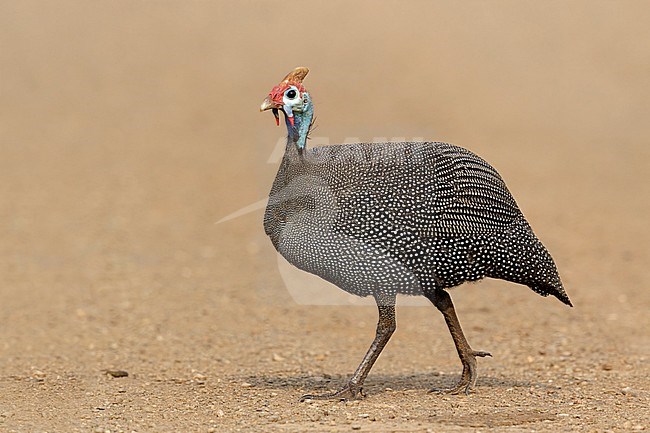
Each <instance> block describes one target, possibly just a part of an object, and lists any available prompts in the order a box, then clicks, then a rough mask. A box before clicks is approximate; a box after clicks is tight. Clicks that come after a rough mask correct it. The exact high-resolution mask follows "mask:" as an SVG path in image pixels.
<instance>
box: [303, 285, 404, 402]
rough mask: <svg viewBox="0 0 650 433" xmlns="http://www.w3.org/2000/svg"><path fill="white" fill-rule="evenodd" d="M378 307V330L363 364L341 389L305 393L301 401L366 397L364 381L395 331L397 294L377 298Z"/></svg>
mask: <svg viewBox="0 0 650 433" xmlns="http://www.w3.org/2000/svg"><path fill="white" fill-rule="evenodd" d="M376 300H377V307H378V308H379V321H378V322H377V332H376V334H375V339H374V340H373V342H372V344H371V345H370V348H369V349H368V352H366V356H364V357H363V360H362V361H361V364H359V367H357V370H356V371H355V372H354V374H353V375H352V377H351V378H350V380H349V381H348V383H347V384H346V385H345V386H344V387H343V388H341V389H340V390H339V391H337V392H334V393H329V394H320V395H312V394H307V395H303V396H302V397H301V398H300V401H304V400H307V399H311V400H330V399H331V400H353V399H357V398H361V397H364V396H365V394H364V393H363V389H362V388H363V382H364V381H365V380H366V376H368V373H369V372H370V369H371V368H372V365H373V364H374V363H375V361H376V360H377V358H378V357H379V354H380V353H381V351H382V350H383V348H384V346H386V343H388V340H389V339H390V336H391V335H393V332H395V326H396V325H395V296H394V295H393V296H392V297H388V299H382V298H376Z"/></svg>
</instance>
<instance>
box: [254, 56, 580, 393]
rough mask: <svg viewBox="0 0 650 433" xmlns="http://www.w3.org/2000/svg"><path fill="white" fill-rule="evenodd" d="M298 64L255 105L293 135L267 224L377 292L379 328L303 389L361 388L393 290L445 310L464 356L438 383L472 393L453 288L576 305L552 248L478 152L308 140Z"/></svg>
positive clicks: (355, 287)
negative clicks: (486, 285) (345, 370)
mask: <svg viewBox="0 0 650 433" xmlns="http://www.w3.org/2000/svg"><path fill="white" fill-rule="evenodd" d="M308 72H309V69H308V68H306V67H297V68H295V69H294V70H292V71H291V72H289V73H288V74H287V75H286V76H285V77H284V79H282V81H280V82H279V84H277V85H276V86H274V87H273V88H272V89H271V91H270V92H269V94H268V96H267V97H266V98H265V99H264V101H263V102H262V104H261V106H260V111H262V112H264V111H267V110H271V112H272V113H273V115H274V117H275V121H276V125H278V126H279V124H280V112H281V113H283V118H284V123H285V125H286V128H287V142H286V148H285V151H284V155H283V157H282V160H281V162H280V165H279V168H278V172H277V175H276V177H275V180H274V181H273V185H272V187H271V191H270V193H269V200H268V203H267V207H266V210H265V213H264V230H265V233H266V234H267V235H268V236H269V238H270V240H271V242H272V244H273V246H274V247H275V249H276V250H277V251H278V252H279V253H280V254H281V255H282V256H283V257H284V258H285V259H286V260H287V261H288V262H289V263H291V264H292V265H293V266H295V267H297V268H298V269H301V270H303V271H306V272H309V273H312V274H315V275H317V276H319V277H321V278H322V279H324V280H326V281H328V282H330V283H333V284H334V285H336V286H338V287H339V288H340V289H342V290H344V291H346V292H348V293H351V294H354V295H357V296H361V297H366V296H371V297H373V298H374V300H375V302H376V304H377V308H378V315H379V318H378V321H377V328H376V333H375V338H374V340H373V342H372V344H371V345H370V348H369V349H368V351H367V352H366V354H365V356H364V358H363V360H362V361H361V363H360V364H359V366H358V368H357V369H356V371H355V372H354V373H353V374H352V376H351V377H350V378H349V380H348V381H347V383H346V384H345V385H344V386H343V387H342V388H341V389H339V390H338V391H335V392H331V393H325V394H307V395H304V396H303V397H302V399H301V400H303V401H304V400H306V399H316V400H321V399H335V400H350V399H360V398H363V397H364V396H365V393H364V391H363V384H364V381H365V379H366V377H367V376H368V373H369V372H370V369H371V368H372V366H373V364H374V363H375V361H376V360H377V358H378V357H379V354H380V353H381V351H382V350H383V348H384V347H385V346H386V344H387V343H388V341H389V339H390V337H391V335H392V334H393V332H394V331H395V329H396V319H395V304H396V297H397V295H398V294H402V295H414V296H424V297H426V298H427V299H429V301H431V303H432V304H433V305H434V306H435V307H436V308H437V309H438V310H439V311H440V312H441V313H442V316H443V317H444V320H445V322H446V325H447V327H448V329H449V332H450V334H451V337H452V339H453V342H454V344H455V346H456V350H457V352H458V357H459V358H460V361H461V363H462V366H463V370H462V374H461V376H460V380H459V381H458V384H457V385H456V386H453V387H451V388H448V389H441V388H433V389H432V391H438V392H441V393H442V392H445V393H452V394H459V393H465V394H469V393H470V391H472V390H473V389H474V388H475V385H476V382H477V378H478V373H477V361H476V359H477V357H486V356H492V355H491V354H490V353H489V352H486V351H480V350H473V349H472V347H471V346H470V345H469V343H468V341H467V339H466V337H465V335H464V333H463V330H462V328H461V325H460V322H459V320H458V316H457V315H456V311H455V307H454V304H453V302H452V299H451V297H450V295H449V293H448V290H449V289H451V288H453V287H456V286H459V285H461V284H462V283H465V282H470V281H478V280H481V279H483V278H486V277H489V278H495V279H502V280H506V281H510V282H514V283H519V284H521V285H524V286H528V287H529V288H531V289H532V290H533V291H535V292H536V293H538V294H540V295H542V296H548V295H553V296H555V297H556V298H558V299H559V300H560V301H561V302H563V303H564V304H566V305H568V306H572V304H571V301H570V300H569V297H568V296H567V294H566V292H565V290H564V286H563V284H562V281H561V279H560V276H559V274H558V270H557V267H556V265H555V262H554V261H553V258H552V257H551V255H550V254H549V252H548V251H547V249H546V248H545V247H544V245H543V244H542V243H541V241H540V240H539V239H538V238H537V237H536V235H535V234H534V233H533V230H532V228H531V226H530V224H529V223H528V222H527V220H526V218H525V217H524V215H523V213H522V212H521V210H520V209H519V207H518V206H517V203H516V202H515V199H514V198H513V196H512V194H511V193H510V191H509V190H508V188H507V186H506V184H505V182H504V181H503V179H502V178H501V176H500V175H499V173H498V172H497V171H496V169H494V168H493V167H492V166H491V165H490V164H488V163H487V162H486V161H485V160H483V159H482V158H481V157H479V156H478V155H476V154H475V153H473V152H471V151H469V150H467V149H465V148H463V147H459V146H456V145H453V144H448V143H444V142H437V141H431V142H428V141H425V142H386V143H375V142H373V143H352V144H350V143H346V144H336V145H328V146H320V147H313V148H309V147H308V146H307V140H308V137H309V132H310V130H311V128H312V126H313V122H314V103H313V100H312V97H311V95H310V93H309V92H308V91H307V89H306V88H305V86H304V83H303V81H304V79H305V77H306V76H307V74H308Z"/></svg>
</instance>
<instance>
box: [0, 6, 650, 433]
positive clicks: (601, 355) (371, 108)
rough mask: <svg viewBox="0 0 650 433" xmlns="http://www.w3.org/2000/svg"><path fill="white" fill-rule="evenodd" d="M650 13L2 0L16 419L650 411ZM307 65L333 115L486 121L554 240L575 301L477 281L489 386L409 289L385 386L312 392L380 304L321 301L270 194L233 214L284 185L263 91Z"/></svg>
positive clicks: (326, 112) (9, 320) (366, 335)
mask: <svg viewBox="0 0 650 433" xmlns="http://www.w3.org/2000/svg"><path fill="white" fill-rule="evenodd" d="M649 22H650V3H647V2H642V1H616V2H608V1H569V2H565V1H519V0H517V1H464V2H443V1H432V2H428V1H402V2H392V1H354V2H344V1H327V2H326V1H322V2H321V1H310V2H293V3H287V2H281V1H275V2H273V1H269V2H261V1H260V2H252V1H240V2H226V1H188V2H183V1H134V2H130V1H129V2H127V1H100V2H81V1H77V2H75V1H57V2H47V1H11V0H5V1H0V197H1V200H0V239H2V242H1V243H0V275H1V279H0V389H1V390H2V391H1V392H0V431H20V432H22V431H83V432H86V431H102V432H103V431H105V430H109V431H111V432H116V431H209V430H210V429H213V430H212V431H228V430H235V429H243V431H271V430H273V431H275V430H277V431H304V430H305V429H307V428H315V429H317V430H332V431H349V430H350V428H352V427H354V428H355V429H356V427H359V429H361V430H362V431H394V430H396V429H401V430H400V431H420V430H422V431H427V429H431V430H432V431H449V430H464V429H468V430H474V429H475V428H483V429H486V428H493V429H495V430H500V429H501V430H504V431H506V430H507V431H511V430H512V429H522V430H526V429H535V430H548V431H558V430H562V429H573V430H585V431H591V430H595V431H605V430H613V431H616V430H631V429H647V428H650V423H649V422H648V416H647V414H646V413H645V411H644V409H643V408H644V407H645V408H646V409H647V406H648V401H649V399H648V395H649V392H648V389H649V382H648V373H649V369H648V356H649V355H650V348H649V346H650V338H649V335H648V329H649V327H650V321H649V319H648V314H647V311H648V309H649V308H650V295H649V294H648V285H650V277H649V274H648V272H647V267H648V262H649V259H650V254H649V251H648V250H649V249H648V244H649V242H650V229H648V215H649V214H650V203H649V199H648V197H650V186H649V185H650V150H649V145H650V121H649V119H650V79H649V77H650V26H648V23H649ZM297 65H305V66H308V67H310V69H311V73H310V75H309V77H308V78H307V80H306V85H307V88H308V89H309V90H310V92H311V94H312V96H313V98H314V100H315V103H316V115H317V122H318V129H317V130H316V131H315V132H314V135H316V136H318V137H321V138H324V139H327V140H329V141H330V142H332V143H335V142H340V141H343V140H346V139H349V138H350V137H358V138H359V139H361V140H372V139H373V138H375V137H389V138H390V137H406V138H411V137H424V138H425V139H428V140H442V141H449V142H452V143H455V144H459V145H462V146H465V147H467V148H469V149H471V150H473V151H475V152H477V153H478V154H480V155H481V156H483V157H484V158H485V159H487V160H488V161H490V162H491V163H492V164H493V165H494V166H495V167H496V168H497V169H498V170H499V171H500V172H501V174H502V176H503V177H504V179H505V180H506V182H507V183H508V185H509V187H510V189H511V191H512V192H513V194H514V196H515V197H516V198H517V200H518V202H519V204H520V206H521V208H522V209H523V211H524V213H525V214H526V215H527V217H528V219H529V221H530V222H531V224H532V225H533V227H534V228H535V230H536V232H537V234H538V235H539V237H540V238H541V239H542V240H543V241H544V242H545V244H546V245H547V247H548V248H549V249H550V251H551V252H552V253H553V255H554V257H555V259H556V262H557V263H558V266H559V268H560V271H561V274H562V276H563V279H564V281H565V285H566V287H567V291H568V293H569V295H570V296H571V299H572V300H573V302H574V304H575V305H576V308H575V309H573V310H569V309H566V308H564V307H563V306H561V305H560V304H559V303H557V302H554V301H553V300H549V299H542V298H539V297H538V296H537V295H535V294H533V293H532V292H530V291H527V290H526V289H523V288H520V287H518V286H514V285H510V284H506V283H503V282H495V281H486V282H484V283H481V284H479V285H471V286H468V287H463V288H461V289H459V290H457V291H455V292H452V296H454V297H455V298H456V299H457V300H458V303H457V308H458V310H459V315H460V319H461V322H462V323H463V324H464V326H465V327H466V328H467V333H468V338H469V340H470V341H471V342H474V343H473V345H474V346H475V347H477V348H478V349H482V348H483V349H488V350H490V351H492V353H493V354H494V355H495V358H494V359H490V360H487V361H481V362H480V370H479V371H480V374H481V375H482V376H481V378H480V379H479V391H478V393H477V394H475V395H474V396H472V397H469V398H464V397H460V398H458V399H455V398H452V399H451V400H449V399H446V400H445V399H442V398H441V397H439V396H434V395H430V394H426V392H425V391H426V389H427V388H428V387H430V386H433V385H435V384H438V385H440V383H441V382H445V383H449V384H451V382H453V381H454V380H455V379H456V377H457V374H458V373H459V371H460V369H459V365H458V361H457V359H456V355H455V353H454V352H453V345H452V343H451V339H450V338H449V336H448V334H447V331H446V329H445V327H444V323H443V322H442V320H440V317H439V314H438V313H437V312H435V311H434V310H433V309H432V308H404V309H402V310H400V311H398V332H397V333H396V335H395V337H394V338H393V340H391V343H390V344H389V346H388V348H387V349H386V351H385V353H384V354H382V357H381V358H380V360H379V362H378V363H377V365H376V367H375V369H374V370H373V372H372V373H371V375H370V377H369V379H368V383H367V388H368V391H369V393H370V394H371V395H370V397H369V398H368V399H367V400H365V401H363V402H361V403H357V404H352V403H348V404H345V403H323V404H322V405H320V406H318V405H317V406H315V407H314V406H313V405H311V406H310V405H304V404H303V405H300V404H298V403H296V400H297V398H298V397H299V396H300V395H301V394H302V393H304V392H306V391H312V390H314V389H315V388H316V389H318V388H319V387H320V388H323V389H325V388H328V387H336V386H337V385H339V384H340V383H342V381H343V380H344V378H345V375H346V374H348V373H350V372H352V370H353V369H354V368H355V367H356V365H357V363H358V361H359V360H360V358H361V356H362V354H363V353H364V351H365V349H366V348H367V345H368V344H369V343H370V341H371V339H372V333H373V332H374V322H375V320H376V313H375V310H374V308H371V307H348V308H343V307H335V306H330V307H315V306H300V305H297V304H295V303H294V302H293V300H292V299H291V297H289V296H288V294H287V291H286V290H285V288H284V285H283V282H282V279H281V278H280V276H279V273H278V269H277V264H276V258H275V255H274V251H273V249H272V246H271V244H270V242H268V240H267V239H265V238H264V235H263V228H262V225H261V212H256V213H252V214H249V215H247V216H245V217H242V218H239V219H236V220H233V221H230V222H227V223H224V224H219V225H215V221H217V220H219V219H220V218H221V217H223V216H225V215H227V214H229V213H231V212H233V211H236V210H237V209H239V208H241V207H243V206H246V205H248V204H250V203H253V202H255V201H257V200H259V199H261V198H263V197H265V195H266V194H267V192H268V189H269V188H270V184H271V182H272V179H273V176H274V173H275V170H276V166H275V165H274V164H268V163H267V160H268V159H269V156H270V154H271V152H272V150H273V148H274V146H275V144H276V142H277V140H278V138H279V137H281V136H282V135H283V134H284V132H283V131H282V130H281V129H276V128H275V126H274V122H273V120H272V116H271V115H270V114H268V113H265V114H264V115H262V114H260V113H258V107H259V103H260V102H261V100H262V99H263V98H264V96H265V95H266V94H267V93H268V91H269V90H270V88H271V87H272V86H273V85H274V84H276V83H277V81H278V80H280V79H281V78H282V77H283V76H284V74H285V73H286V72H288V71H289V70H291V69H292V68H293V67H295V66H297ZM108 368H121V369H125V370H128V371H129V373H130V376H129V377H128V378H123V379H113V378H109V377H107V376H106V375H104V374H103V373H102V370H103V369H108ZM329 375H332V376H329ZM553 380H555V382H552V381H553ZM540 384H544V385H543V386H542V385H540ZM556 385H557V386H556ZM386 387H390V388H392V389H391V390H390V391H386V390H385V388H386ZM551 388H552V389H551ZM551 391H552V392H551ZM569 403H571V404H569ZM454 405H455V406H454ZM405 413H406V414H407V415H404V414H405ZM391 414H392V415H391ZM522 414H523V415H522ZM359 415H369V416H367V417H364V416H361V417H359ZM626 423H627V424H626ZM517 431H520V430H517Z"/></svg>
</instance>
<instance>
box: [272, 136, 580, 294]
mask: <svg viewBox="0 0 650 433" xmlns="http://www.w3.org/2000/svg"><path fill="white" fill-rule="evenodd" d="M289 146H291V145H289ZM264 226H265V230H266V233H267V234H268V235H269V236H270V237H271V239H272V241H273V243H274V245H275V246H276V248H277V249H278V251H279V252H280V253H281V254H282V255H283V256H284V257H285V258H286V259H287V260H288V261H289V262H290V263H292V264H294V265H295V266H297V267H298V268H300V269H303V270H305V271H308V272H311V273H314V274H316V275H318V276H320V277H322V278H324V279H326V280H328V281H330V282H332V283H334V284H336V285H338V286H339V287H340V288H341V289H343V290H345V291H347V292H350V293H353V294H356V295H360V296H367V295H372V294H376V293H377V292H378V291H380V292H384V293H387V294H391V293H392V294H394V293H403V294H410V295H418V294H423V293H426V292H428V291H430V290H435V289H445V288H450V287H454V286H457V285H459V284H462V283H463V282H465V281H475V280H479V279H481V278H484V277H492V278H500V279H503V280H508V281H512V282H515V283H521V284H524V285H526V286H528V287H530V288H532V289H533V290H534V291H536V292H537V293H539V294H541V295H543V296H547V295H549V294H551V295H554V296H556V297H557V298H558V299H560V300H561V301H562V302H564V303H566V304H569V305H570V301H569V299H568V297H567V295H566V293H565V292H564V289H563V287H562V283H561V281H560V278H559V275H558V272H557V269H556V266H555V264H554V262H553V259H552V258H551V256H550V255H549V253H548V252H547V250H546V249H545V248H544V246H543V245H542V243H541V242H540V241H539V240H538V239H537V237H536V236H535V235H534V233H533V231H532V230H531V228H530V226H529V225H528V223H527V222H526V220H525V218H524V216H523V214H522V213H521V211H520V210H519V208H518V207H517V204H516V202H515V200H514V199H513V197H512V195H511V194H510V192H509V191H508V189H507V187H506V185H505V183H504V182H503V180H502V179H501V177H500V176H499V174H498V173H497V172H496V170H495V169H494V168H492V166H490V165H489V164H488V163H487V162H485V161H484V160H483V159H481V158H480V157H478V156H477V155H475V154H474V153H472V152H470V151H468V150H466V149H463V148H461V147H458V146H454V145H451V144H447V143H440V142H404V143H360V144H345V145H335V146H325V147H317V148H313V149H306V150H304V151H297V150H295V149H291V148H290V147H288V149H287V152H286V154H285V157H284V159H283V161H282V163H281V166H280V169H279V171H278V174H277V177H276V179H275V182H274V184H273V188H272V190H271V194H270V200H269V204H268V207H267V210H266V214H265V217H264Z"/></svg>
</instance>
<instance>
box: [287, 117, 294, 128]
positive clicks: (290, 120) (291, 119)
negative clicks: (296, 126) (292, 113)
mask: <svg viewBox="0 0 650 433" xmlns="http://www.w3.org/2000/svg"><path fill="white" fill-rule="evenodd" d="M288 119H289V123H291V126H293V117H289V118H288Z"/></svg>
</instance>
